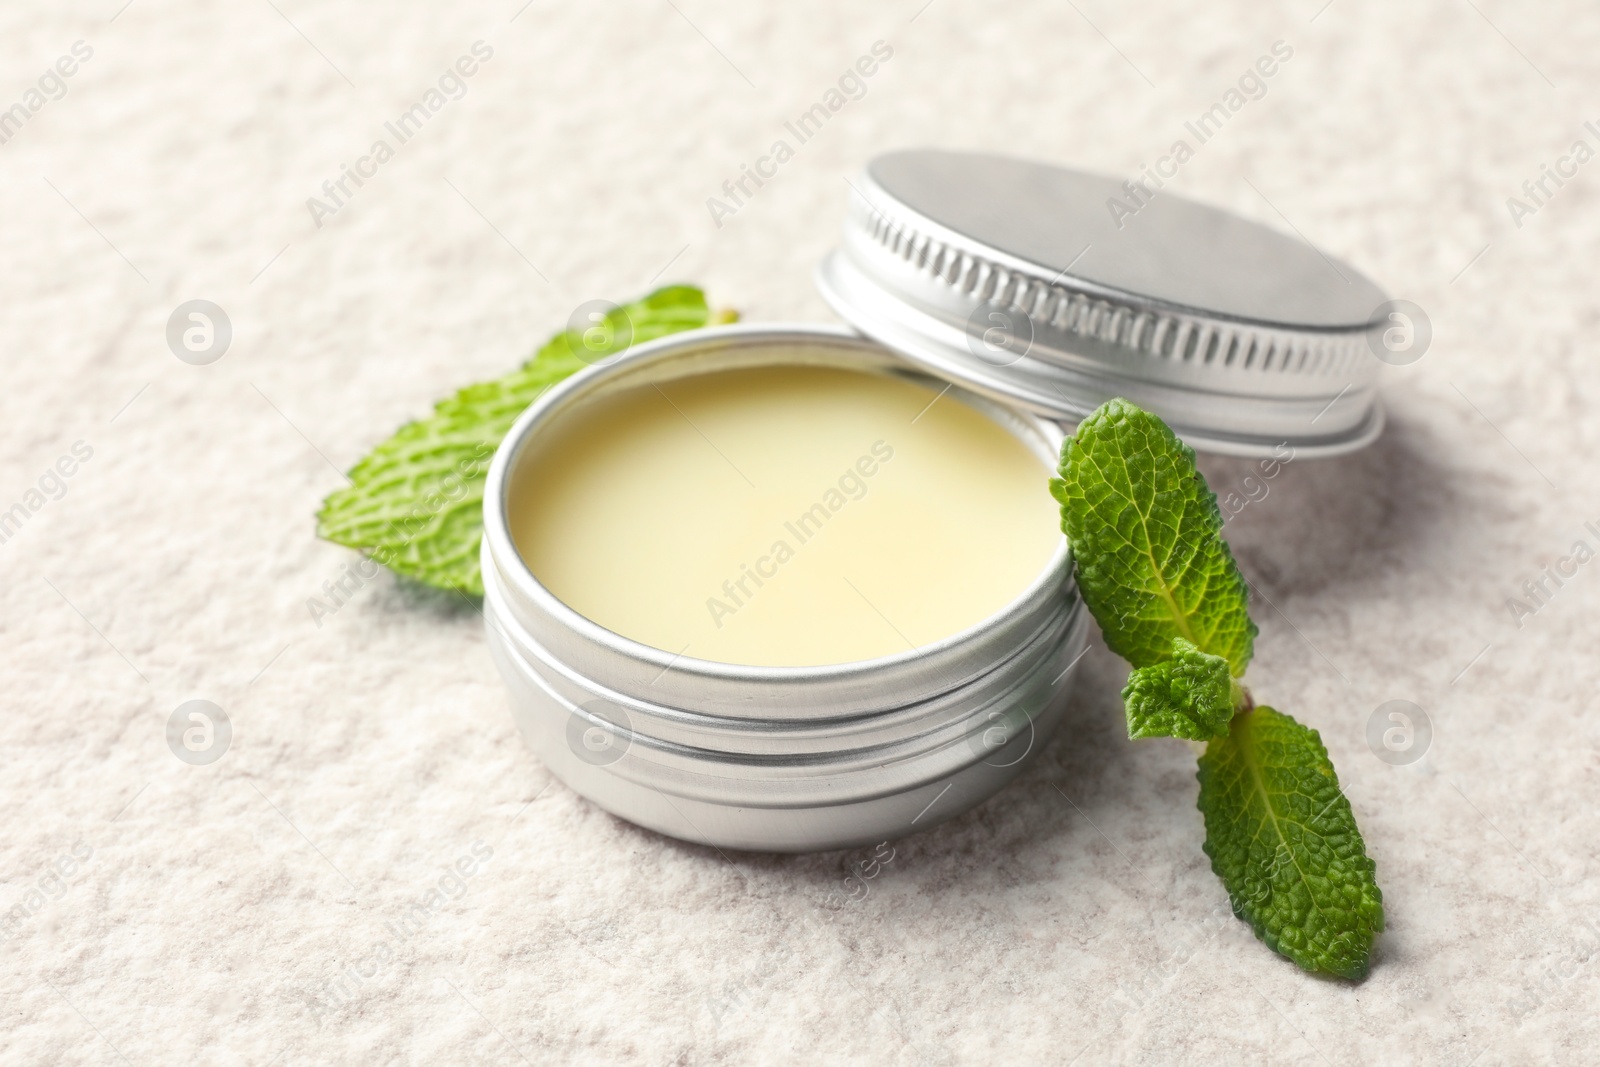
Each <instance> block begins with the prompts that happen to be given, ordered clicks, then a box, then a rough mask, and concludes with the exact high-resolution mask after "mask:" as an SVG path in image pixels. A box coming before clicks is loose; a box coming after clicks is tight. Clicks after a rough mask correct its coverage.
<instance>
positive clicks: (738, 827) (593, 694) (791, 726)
mask: <svg viewBox="0 0 1600 1067" xmlns="http://www.w3.org/2000/svg"><path fill="white" fill-rule="evenodd" d="M772 363H805V364H821V365H831V366H841V367H846V368H849V369H853V370H859V371H865V372H869V373H881V374H896V375H909V376H915V377H923V374H922V373H921V372H920V371H919V370H917V369H916V368H914V366H913V365H912V364H911V363H909V362H908V361H906V360H905V359H904V358H902V357H901V356H899V355H897V354H896V353H894V352H891V351H889V350H887V349H885V348H883V347H881V346H880V345H878V344H876V343H874V342H872V341H870V340H867V339H865V338H862V337H860V336H859V335H856V334H854V333H851V332H849V331H846V330H842V329H829V328H823V327H815V326H731V327H719V328H715V329H711V330H697V331H693V332H689V333H683V334H676V335H673V336H670V337H666V338H662V339H660V340H658V341H654V342H651V343H649V344H645V345H641V346H639V347H637V348H634V349H631V350H629V351H628V352H626V353H624V354H623V355H621V356H619V357H617V358H616V359H615V360H614V361H613V362H609V363H607V364H606V365H604V366H598V367H594V368H591V369H589V370H586V371H584V372H582V373H580V374H578V375H575V376H574V377H572V378H570V379H568V380H567V381H566V382H563V383H562V384H561V385H559V386H557V387H556V388H554V389H552V390H551V391H550V392H549V393H547V394H545V395H544V396H543V397H542V398H541V399H539V400H538V401H537V402H535V403H534V404H533V405H532V406H531V407H530V408H529V409H528V410H527V411H526V412H524V413H523V414H522V416H521V417H520V418H519V419H518V420H517V422H516V424H515V425H514V426H513V427H512V429H511V431H510V433H509V434H508V435H507V436H506V439H505V441H504V443H503V444H502V445H501V447H500V449H499V451H498V452H497V453H496V455H495V458H494V462H493V464H492V466H491V468H490V471H489V480H488V485H487V488H486V491H485V493H484V536H483V549H482V561H483V580H484V589H485V595H484V618H485V620H486V622H487V624H488V625H487V628H488V634H489V644H490V649H491V651H492V653H493V656H494V659H495V662H496V664H497V666H498V667H499V669H500V672H501V674H502V675H503V676H504V678H505V680H506V683H507V685H508V686H509V687H510V690H511V708H512V714H513V717H514V718H515V720H516V722H517V725H518V727H519V729H520V731H521V733H522V735H523V737H524V738H525V739H526V740H527V742H528V744H529V745H530V746H532V747H533V749H534V750H535V751H536V752H537V753H538V754H539V755H540V756H541V757H542V758H543V760H544V761H545V763H546V765H547V766H548V767H549V768H550V769H551V771H552V772H553V773H554V774H555V775H556V776H557V777H559V778H560V779H561V780H562V781H564V782H565V783H566V784H567V785H569V786H571V787H572V788H573V789H574V790H576V791H577V792H578V793H580V794H582V795H583V796H586V797H588V798H589V799H590V800H592V801H594V802H595V803H597V804H599V805H600V806H601V807H603V808H605V809H606V810H608V811H610V812H612V813H614V814H616V815H619V816H621V817H623V818H625V819H628V820H630V821H632V822H635V823H638V824H640V825H642V826H646V827H649V828H651V829H654V830H658V831H660V832H662V833H665V834H670V835H672V836H674V837H679V838H683V839H685V840H688V841H695V842H699V843H703V844H710V845H716V846H719V847H724V848H737V849H753V850H761V851H810V850H820V849H831V848H844V847H849V846H854V845H862V844H871V843H875V842H878V841H883V840H887V839H891V838H895V837H900V836H903V835H905V834H908V833H911V832H914V831H917V830H922V829H926V828H927V827H930V826H933V825H935V824H937V823H939V822H942V821H943V820H945V819H948V818H950V817H951V816H954V815H957V814H959V813H961V812H963V811H965V810H967V809H969V808H971V807H972V806H974V805H976V804H978V803H980V802H982V801H983V800H985V799H986V798H988V797H989V796H991V795H992V794H993V793H994V792H996V791H997V790H998V789H1000V788H1001V787H1002V786H1003V785H1004V784H1005V783H1006V782H1008V781H1010V780H1011V779H1012V778H1013V777H1014V776H1015V775H1016V774H1017V773H1018V772H1019V771H1020V770H1021V768H1022V767H1023V766H1024V765H1025V764H1026V763H1027V761H1028V760H1029V759H1031V758H1032V757H1033V756H1035V755H1036V754H1037V753H1038V751H1039V750H1040V748H1041V747H1042V746H1043V744H1044V743H1045V741H1046V740H1047V739H1048V738H1049V736H1050V734H1051V733H1052V732H1053V731H1054V729H1055V727H1056V725H1057V722H1058V721H1059V719H1060V716H1061V712H1062V709H1063V705H1064V701H1065V698H1066V693H1067V689H1068V686H1069V685H1070V683H1071V675H1072V672H1073V670H1074V668H1075V665H1076V662H1077V659H1078V657H1079V655H1080V653H1081V652H1082V650H1083V647H1084V644H1085V641H1086V634H1087V621H1086V618H1087V617H1086V614H1085V612H1084V609H1083V605H1082V602H1081V601H1080V600H1079V598H1078V595H1077V591H1076V588H1075V586H1074V585H1073V582H1072V577H1071V561H1070V557H1069V554H1068V552H1067V548H1066V545H1065V542H1063V543H1062V545H1061V547H1060V548H1059V549H1058V550H1057V552H1056V553H1055V555H1054V557H1053V558H1052V559H1051V561H1050V563H1049V565H1048V567H1047V568H1046V569H1045V571H1044V572H1043V573H1042V574H1040V575H1039V576H1038V578H1037V579H1036V580H1035V581H1034V582H1033V583H1032V584H1031V585H1030V586H1029V587H1028V588H1027V589H1026V590H1025V591H1024V592H1023V593H1022V594H1021V595H1020V596H1019V597H1018V598H1017V599H1016V600H1014V601H1013V602H1012V603H1011V604H1009V605H1008V606H1007V607H1006V608H1005V609H1004V610H1002V611H1001V612H999V613H998V614H996V615H994V616H991V617H990V618H988V619H986V620H984V621H983V622H982V623H980V624H978V625H976V626H974V627H971V628H969V629H967V630H964V631H962V632H961V633H957V634H955V635H952V636H950V637H948V638H945V639H944V640H941V641H939V642H937V643H935V644H932V645H927V646H924V647H922V648H918V649H916V650H914V651H910V652H905V653H901V654H898V655H893V656H887V657H883V658H880V659H875V660H867V661H863V662H857V663H846V664H839V665H832V666H822V667H752V666H740V665H733V664H726V663H714V662H710V661H706V660H697V659H692V658H688V657H681V656H674V655H673V654H672V653H670V652H666V651H663V650H660V649H655V648H651V647H649V646H646V645H642V644H639V643H638V642H635V641H631V640H629V639H627V638H624V637H621V636H619V635H617V634H615V633H612V632H611V631H608V630H606V629H604V628H603V627H600V626H598V625H596V624H595V623H593V622H591V621H589V620H588V619H586V618H584V617H582V616H581V615H579V614H577V613H576V612H575V611H573V610H572V609H571V608H568V607H567V606H566V605H565V604H563V603H561V602H560V601H559V600H557V599H556V598H555V597H554V596H553V595H552V594H551V593H550V592H549V591H548V590H547V589H545V588H544V586H542V585H541V584H540V583H539V582H538V580H537V579H536V578H535V577H534V575H533V574H532V572H531V571H530V570H529V569H528V567H527V565H526V564H525V563H524V562H523V561H522V559H521V557H520V556H519V554H518V553H517V550H516V547H515V545H514V544H513V542H512V538H511V531H510V526H509V523H508V520H507V511H508V507H507V504H508V502H507V493H508V489H509V486H510V485H511V484H512V477H511V476H512V474H513V472H514V471H515V469H516V468H517V465H518V463H519V462H520V460H521V457H522V456H523V455H524V454H525V453H526V452H527V450H528V449H530V448H535V447H537V445H538V442H539V439H540V435H541V432H542V431H543V430H544V429H545V428H547V427H548V426H550V425H551V423H552V421H553V420H554V419H555V418H556V417H558V416H559V415H560V414H561V413H563V412H566V411H570V410H571V409H572V408H573V407H574V406H575V405H579V404H582V403H583V402H584V401H585V400H587V399H590V398H592V397H594V396H596V395H599V394H600V393H602V392H604V391H608V390H612V389H618V388H625V387H629V386H634V385H642V384H646V383H649V382H659V381H665V380H669V379H672V378H676V377H680V376H683V375H689V374H698V373H704V372H707V371H713V370H721V369H733V368H737V367H749V366H760V365H766V364H772ZM938 384H939V385H940V386H941V387H942V385H943V383H938ZM958 395H961V397H962V399H963V400H965V401H966V402H968V403H970V404H973V405H974V406H976V407H979V408H980V409H982V410H984V411H986V412H987V413H988V414H989V415H990V416H991V417H993V418H994V419H995V420H996V421H997V422H999V423H1000V424H1001V425H1002V426H1004V427H1005V428H1006V429H1008V430H1009V431H1010V432H1011V433H1013V434H1014V435H1015V436H1016V437H1017V438H1018V439H1019V440H1021V441H1022V442H1023V443H1024V444H1026V445H1027V446H1028V447H1029V448H1030V449H1031V450H1032V451H1033V452H1035V454H1037V455H1038V456H1039V457H1040V458H1041V460H1043V461H1044V462H1045V464H1046V465H1047V466H1053V465H1054V461H1055V458H1056V454H1057V452H1058V450H1059V447H1060V443H1061V433H1060V430H1059V429H1058V428H1057V427H1056V426H1055V425H1054V424H1052V423H1049V422H1047V421H1045V420H1042V419H1039V418H1036V417H1034V416H1031V415H1027V414H1023V413H1021V412H1018V411H1015V410H1013V409H1010V408H1006V407H1004V406H1001V405H997V404H994V403H993V402H991V401H988V400H986V399H984V398H983V397H980V396H977V395H973V394H967V393H965V391H964V390H958ZM1041 491H1042V489H1041ZM929 580H930V581H936V580H938V576H937V575H930V576H929Z"/></svg>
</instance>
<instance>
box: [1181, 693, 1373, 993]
mask: <svg viewBox="0 0 1600 1067" xmlns="http://www.w3.org/2000/svg"><path fill="white" fill-rule="evenodd" d="M1199 777H1200V811H1201V813H1202V814H1203V815H1204V816H1205V822H1206V843H1205V850H1206V855H1208V856H1210V857H1211V869H1212V870H1214V871H1216V872H1217V876H1218V877H1219V878H1221V879H1222V884H1223V885H1224V886H1226V887H1227V890H1228V898H1229V900H1230V901H1231V902H1232V904H1233V913H1234V914H1235V915H1237V916H1239V918H1241V919H1243V920H1245V921H1246V922H1248V923H1249V924H1250V925H1251V927H1252V928H1254V930H1255V932H1256V936H1257V937H1259V938H1260V939H1261V940H1263V941H1265V942H1266V943H1267V945H1268V947H1270V948H1272V949H1273V950H1274V951H1276V952H1281V953H1282V954H1283V955H1285V956H1287V957H1289V958H1290V959H1291V960H1293V961H1294V962H1296V963H1298V964H1299V965H1300V966H1301V967H1304V968H1305V969H1306V970H1308V971H1320V972H1322V973H1324V974H1333V975H1338V976H1340V977H1342V978H1364V977H1366V974H1367V967H1368V958H1369V955H1370V953H1371V951H1372V940H1373V938H1374V937H1376V936H1377V934H1378V932H1379V931H1381V930H1382V929H1383V894H1382V893H1381V892H1380V891H1379V889H1378V885H1377V882H1376V881H1374V880H1373V871H1374V864H1373V862H1372V861H1371V860H1370V859H1368V858H1367V852H1366V844H1365V842H1363V841H1362V840H1361V831H1360V830H1358V829H1356V820H1355V815H1354V813H1352V812H1351V810H1350V802H1349V801H1348V800H1346V799H1345V796H1344V794H1343V793H1342V792H1341V791H1340V789H1339V779H1338V777H1337V776H1336V775H1335V774H1334V772H1333V764H1331V763H1330V762H1328V752H1327V750H1326V749H1325V748H1323V747H1322V738H1321V737H1319V736H1318V734H1317V732H1316V731H1315V730H1312V729H1310V728H1308V727H1305V726H1301V725H1300V724H1299V723H1297V722H1295V721H1294V720H1293V719H1291V718H1290V717H1289V716H1287V715H1284V714H1282V713H1280V712H1277V711H1274V710H1273V709H1271V708H1268V707H1258V708H1255V709H1253V710H1251V711H1246V712H1244V713H1242V714H1240V715H1239V716H1238V717H1237V718H1235V719H1234V721H1233V726H1232V728H1231V729H1230V730H1229V731H1228V733H1227V735H1226V736H1225V737H1220V738H1218V739H1216V740H1214V741H1212V742H1211V743H1210V744H1208V745H1207V746H1206V751H1205V755H1203V756H1201V757H1200V774H1199Z"/></svg>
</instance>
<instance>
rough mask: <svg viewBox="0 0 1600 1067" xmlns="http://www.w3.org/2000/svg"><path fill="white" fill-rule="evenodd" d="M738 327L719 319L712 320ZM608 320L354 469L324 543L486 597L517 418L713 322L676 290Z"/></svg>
mask: <svg viewBox="0 0 1600 1067" xmlns="http://www.w3.org/2000/svg"><path fill="white" fill-rule="evenodd" d="M735 318H737V316H736V315H732V314H731V313H728V312H721V313H718V314H717V315H716V317H715V320H714V321H716V322H719V323H721V322H730V321H733V319H735ZM606 320H607V321H606V324H605V327H604V328H600V327H598V325H597V326H596V327H592V328H590V330H588V331H587V332H586V333H585V334H584V335H581V336H580V335H579V334H578V333H577V332H575V331H572V330H567V331H564V332H562V333H559V334H557V335H556V336H554V337H552V338H551V339H550V340H549V341H548V342H546V343H545V345H544V347H542V348H540V349H539V351H538V352H537V353H535V354H534V356H533V358H532V359H530V360H529V361H528V362H527V363H525V364H523V365H522V366H521V367H519V368H518V369H516V370H514V371H512V372H511V373H510V374H508V375H506V376H505V377H503V378H497V379H495V380H494V381H489V382H480V383H478V384H477V385H469V386H467V387H466V388H465V389H462V390H461V391H460V392H458V393H456V394H455V395H454V396H451V397H448V398H447V399H445V400H441V401H440V402H439V403H438V405H437V406H436V407H435V408H434V411H433V414H432V415H430V416H429V417H427V418H425V419H418V420H417V421H416V422H412V423H408V424H406V425H405V426H402V427H401V428H400V429H399V430H398V431H397V432H396V433H395V434H394V436H392V437H390V438H389V439H388V440H387V441H384V442H383V443H382V444H380V445H378V446H377V447H376V448H374V449H373V450H372V451H371V452H370V453H368V454H367V456H366V457H365V458H363V459H362V460H361V461H360V462H359V463H357V464H356V465H355V466H354V467H352V468H351V469H350V482H351V484H350V485H349V486H347V487H345V488H343V489H340V490H339V491H337V492H335V493H332V494H330V495H329V496H328V498H327V499H326V500H324V501H323V503H322V510H321V511H319V512H318V513H317V535H318V536H319V537H322V538H325V539H326V540H329V541H333V542H336V543H338V544H341V545H346V546H348V547H350V548H354V549H358V550H360V551H362V552H365V553H367V554H368V555H369V556H371V557H372V558H373V559H375V560H377V561H378V562H379V563H382V564H383V565H384V566H386V567H388V568H390V569H391V570H393V571H396V572H397V573H399V574H403V575H406V576H407V577H410V578H414V579H416V580H417V581H419V582H422V583H424V584H426V585H431V586H436V587H438V588H441V589H455V590H459V591H461V592H463V593H468V594H471V595H474V596H482V595H483V576H482V575H481V574H479V572H478V545H479V542H480V541H481V540H482V539H483V486H484V481H485V479H486V478H487V477H488V472H489V460H490V459H491V458H492V457H493V456H494V451H495V449H496V448H497V447H498V446H499V444H500V439H501V438H503V437H504V436H505V435H506V431H507V430H509V429H510V428H511V424H512V423H513V422H515V421H516V419H517V416H518V415H520V414H522V412H523V410H524V409H526V408H527V406H528V405H529V404H531V403H533V401H534V400H536V399H537V398H538V397H539V395H540V394H541V393H543V392H544V391H545V390H546V389H549V388H550V387H551V386H553V385H555V384H556V383H557V382H559V381H561V380H562V379H564V378H566V377H568V376H570V375H572V374H574V373H576V372H577V371H580V370H582V369H584V367H586V366H588V365H589V362H593V361H594V360H596V359H597V358H599V357H603V356H606V355H608V354H609V353H611V352H614V351H619V350H621V349H624V348H626V347H628V346H629V345H633V344H642V343H643V342H645V341H652V340H654V339H656V338H657V337H662V336H664V335H666V334H669V333H676V332H678V331H680V330H690V329H694V328H696V327H699V326H705V325H707V323H708V322H710V321H713V317H712V313H711V311H710V309H709V308H708V307H707V306H706V299H705V294H704V293H702V292H701V291H700V290H699V289H696V288H694V287H693V286H688V285H673V286H667V287H666V288H662V289H657V290H656V291H655V292H653V293H651V294H650V295H649V296H646V297H644V298H643V299H641V300H638V301H636V302H634V303H632V304H628V305H626V306H625V307H621V308H616V309H614V310H612V311H611V312H609V313H608V314H607V315H606ZM580 351H581V352H584V353H585V355H586V357H587V360H588V362H586V361H585V359H580V358H579V356H578V354H577V353H578V352H580Z"/></svg>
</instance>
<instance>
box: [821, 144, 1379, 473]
mask: <svg viewBox="0 0 1600 1067" xmlns="http://www.w3.org/2000/svg"><path fill="white" fill-rule="evenodd" d="M1152 182H1153V183H1155V184H1151V183H1152ZM1159 184H1160V178H1159V177H1152V176H1148V175H1147V176H1146V180H1144V184H1143V185H1142V186H1140V185H1135V184H1134V183H1131V182H1126V183H1118V182H1116V181H1114V180H1113V179H1110V178H1106V177H1102V176H1098V175H1093V174H1085V173H1081V172H1078V171H1073V170H1067V169H1064V168H1060V167H1054V166H1048V165H1045V164H1041V163H1033V162H1027V161H1023V160H1017V159H1009V158H1005V157H1001V156H991V155H980V154H972V153H957V152H944V151H937V150H928V149H922V150H915V151H904V152H894V153H890V154H888V155H883V156H879V157H877V158H876V159H874V160H872V161H871V163H869V164H868V166H867V169H866V173H865V174H864V175H862V176H861V177H860V179H859V180H856V181H852V183H851V188H852V193H851V198H850V209H849V214H848V218H847V221H846V223H845V228H844V238H843V242H842V244H841V246H840V247H839V248H838V249H837V250H836V251H834V252H833V253H832V254H831V255H829V256H828V257H827V259H825V260H824V261H823V263H822V264H821V265H820V266H819V268H818V270H817V284H818V287H819V288H820V289H821V291H822V295H823V296H824V298H825V299H826V300H827V301H828V303H829V304H830V305H831V306H832V307H833V308H834V310H835V311H837V312H838V313H839V315H841V316H842V317H843V318H844V319H846V320H847V321H848V322H850V323H851V324H853V325H854V326H856V327H857V328H858V329H860V330H861V331H862V332H863V333H865V334H867V335H869V336H871V337H873V338H875V339H877V340H879V341H881V342H882V343H884V344H885V345H887V346H889V347H890V348H893V349H895V350H896V351H898V352H900V353H902V354H904V355H905V356H907V357H908V358H910V359H912V360H914V361H916V362H917V363H919V364H921V365H922V366H924V367H926V368H928V369H929V370H930V371H932V372H933V373H934V374H937V375H939V376H940V377H943V378H947V379H951V380H954V381H957V382H960V383H962V384H963V385H966V386H968V387H969V388H971V389H973V390H975V391H977V392H981V393H984V394H986V395H988V396H991V397H995V398H997V399H1000V400H1002V401H1004V402H1005V403H1008V404H1012V405H1015V406H1018V407H1022V408H1025V409H1027V410H1029V411H1033V412H1036V413H1039V414H1042V415H1045V416H1047V417H1049V418H1053V419H1057V420H1061V421H1065V422H1076V421H1078V420H1079V419H1081V418H1082V417H1083V416H1084V415H1086V414H1088V413H1089V412H1090V411H1092V410H1093V409H1094V408H1095V407H1097V406H1098V405H1099V404H1101V403H1103V402H1104V401H1106V400H1108V399H1110V398H1112V397H1114V396H1121V397H1125V398H1127V399H1129V400H1131V401H1133V402H1134V403H1136V404H1138V405H1140V406H1141V407H1144V408H1146V409H1148V410H1150V411H1153V412H1155V413H1157V414H1159V415H1160V416H1161V417H1162V418H1164V419H1165V420H1166V421H1167V422H1168V423H1169V424H1170V425H1171V426H1172V427H1173V429H1174V430H1175V431H1177V433H1178V434H1179V435H1181V436H1182V437H1183V438H1184V439H1185V440H1187V441H1188V442H1189V443H1190V444H1192V445H1193V446H1194V447H1196V448H1199V449H1202V450H1210V451H1216V452H1224V453H1232V454H1236V455H1264V454H1269V453H1270V452H1271V451H1272V448H1273V446H1274V445H1278V444H1280V443H1287V444H1290V445H1292V446H1293V447H1294V448H1295V451H1296V454H1297V455H1331V454H1336V453H1341V452H1347V451H1351V450H1353V449H1356V448H1360V447H1362V446H1363V445H1365V444H1367V443H1369V442H1370V441H1372V440H1373V439H1374V438H1375V437H1377V435H1378V433H1379V432H1380V431H1381V430H1382V427H1383V410H1382V407H1381V405H1380V404H1379V401H1378V398H1377V393H1376V389H1375V380H1376V375H1377V366H1378V360H1377V359H1376V358H1375V356H1374V349H1373V348H1372V347H1371V340H1372V338H1373V337H1374V336H1375V331H1376V330H1378V329H1380V328H1381V326H1382V321H1383V313H1384V312H1385V311H1386V310H1387V309H1386V308H1385V306H1384V305H1385V304H1386V297H1385V295H1384V293H1383V292H1382V290H1380V289H1379V288H1378V287H1377V285H1375V284H1374V283H1373V282H1371V281H1369V280H1368V279H1367V278H1366V277H1365V276H1363V275H1362V274H1361V273H1360V272H1359V271H1357V270H1355V269H1354V268H1353V267H1350V266H1348V265H1347V264H1344V263H1341V262H1339V261H1337V260H1334V259H1332V258H1330V257H1328V256H1326V255H1324V254H1323V253H1321V252H1320V251H1318V250H1317V249H1315V248H1313V247H1312V246H1311V245H1309V244H1307V243H1306V242H1304V241H1303V240H1299V239H1296V238H1293V237H1290V236H1288V235H1286V234H1282V233H1279V232H1277V231H1275V230H1272V229H1270V228H1268V227H1265V226H1261V225H1259V224H1257V223H1254V222H1250V221H1247V220H1245V219H1243V218H1240V217H1238V216H1235V215H1232V214H1229V213H1227V212H1224V211H1219V210H1217V209H1214V208H1210V207H1206V206H1204V205H1201V204H1197V203H1195V202H1193V201H1189V200H1185V199H1183V198H1182V197H1179V196H1177V195H1176V194H1174V193H1171V192H1168V191H1166V190H1165V189H1157V188H1156V185H1159Z"/></svg>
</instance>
